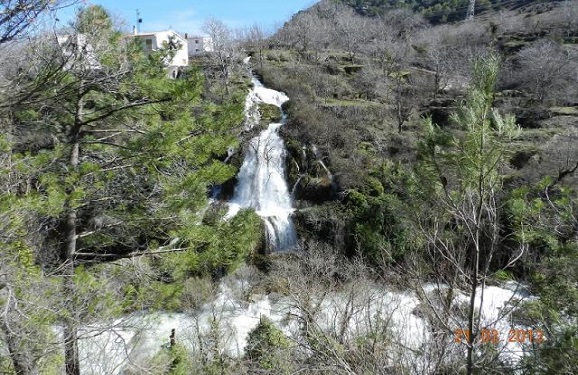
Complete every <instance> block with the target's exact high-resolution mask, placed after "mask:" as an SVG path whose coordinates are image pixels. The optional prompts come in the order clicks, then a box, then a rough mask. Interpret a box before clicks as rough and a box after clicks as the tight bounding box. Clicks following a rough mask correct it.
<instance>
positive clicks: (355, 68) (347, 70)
mask: <svg viewBox="0 0 578 375" xmlns="http://www.w3.org/2000/svg"><path fill="white" fill-rule="evenodd" d="M361 69H363V65H346V66H344V67H343V70H344V71H345V73H347V74H353V73H357V72H359V71H361Z"/></svg>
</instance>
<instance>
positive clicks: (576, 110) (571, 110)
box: [550, 107, 578, 116]
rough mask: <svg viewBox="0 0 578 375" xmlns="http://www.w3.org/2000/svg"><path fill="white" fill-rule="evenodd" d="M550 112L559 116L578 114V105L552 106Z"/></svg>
mask: <svg viewBox="0 0 578 375" xmlns="http://www.w3.org/2000/svg"><path fill="white" fill-rule="evenodd" d="M550 113H551V114H553V115H557V116H578V107H551V108H550Z"/></svg>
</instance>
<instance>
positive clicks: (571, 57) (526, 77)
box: [516, 40, 578, 103]
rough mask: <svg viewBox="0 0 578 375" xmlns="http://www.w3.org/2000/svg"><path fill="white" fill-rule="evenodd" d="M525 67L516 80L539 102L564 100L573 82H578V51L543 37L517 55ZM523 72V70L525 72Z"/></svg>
mask: <svg viewBox="0 0 578 375" xmlns="http://www.w3.org/2000/svg"><path fill="white" fill-rule="evenodd" d="M516 57H517V62H518V64H519V66H520V68H521V69H518V71H519V72H520V74H518V75H517V78H516V81H517V82H518V84H519V85H520V86H521V87H522V88H523V89H526V90H528V91H529V92H530V93H531V94H532V95H533V97H534V98H535V100H536V101H537V102H538V103H544V102H546V101H552V102H554V103H557V102H558V103H560V102H562V103H563V101H564V100H565V99H566V96H567V94H568V92H567V91H568V90H571V89H573V85H569V82H576V77H575V74H574V72H575V71H576V69H577V67H578V64H577V63H576V53H575V52H574V51H573V50H572V49H568V48H566V47H564V46H561V45H559V44H557V43H555V42H553V41H550V40H540V41H537V42H535V43H534V44H532V45H531V46H529V47H526V48H524V49H522V50H521V51H520V52H518V54H517V56H516ZM521 72H523V73H521Z"/></svg>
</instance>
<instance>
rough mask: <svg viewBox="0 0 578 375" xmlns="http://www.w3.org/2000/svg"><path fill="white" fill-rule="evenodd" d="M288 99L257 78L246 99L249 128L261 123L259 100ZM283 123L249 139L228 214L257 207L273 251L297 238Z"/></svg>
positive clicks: (279, 101) (280, 249) (292, 244)
mask: <svg viewBox="0 0 578 375" xmlns="http://www.w3.org/2000/svg"><path fill="white" fill-rule="evenodd" d="M287 100H289V98H288V97H287V96H286V95H285V94H283V93H281V92H279V91H275V90H271V89H268V88H266V87H264V86H263V85H262V84H261V82H259V81H258V80H257V79H255V78H253V89H252V90H251V91H250V92H249V94H248V95H247V99H246V101H245V118H246V122H245V129H246V130H250V129H251V128H253V127H254V126H255V125H256V124H257V123H258V122H259V120H260V114H259V110H258V104H259V103H266V104H273V105H276V106H277V107H279V108H281V105H282V104H283V103H284V102H286V101H287ZM282 125H283V121H282V122H281V123H272V124H269V126H268V127H267V129H265V130H263V131H262V132H261V133H260V134H259V135H258V136H257V137H255V138H253V139H251V140H250V141H249V144H248V147H247V151H246V153H245V159H244V161H243V165H242V166H241V169H240V170H239V174H238V176H237V181H238V182H237V185H236V186H235V194H234V196H233V199H232V200H231V202H229V212H228V214H227V217H232V216H234V215H235V214H236V213H237V212H238V211H239V210H240V209H242V208H253V209H255V211H256V212H257V214H258V215H259V216H260V217H261V218H262V219H263V221H264V223H265V227H266V229H267V243H268V247H269V249H270V250H271V251H283V250H288V249H290V248H291V247H292V246H294V245H295V243H296V241H297V235H296V232H295V227H294V225H293V222H292V221H291V217H290V215H291V213H292V212H293V211H294V209H293V207H292V201H291V196H290V194H289V189H288V187H287V182H286V181H285V154H286V149H285V144H284V143H283V140H282V139H281V137H280V136H279V134H278V129H279V127H280V126H282Z"/></svg>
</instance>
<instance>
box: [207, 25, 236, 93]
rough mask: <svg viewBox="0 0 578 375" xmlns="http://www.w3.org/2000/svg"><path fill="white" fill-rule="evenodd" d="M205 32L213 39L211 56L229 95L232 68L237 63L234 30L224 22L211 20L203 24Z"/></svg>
mask: <svg viewBox="0 0 578 375" xmlns="http://www.w3.org/2000/svg"><path fill="white" fill-rule="evenodd" d="M203 31H204V32H206V33H207V34H208V35H209V37H210V38H211V39H212V47H213V51H212V52H211V54H210V56H211V58H212V60H213V63H214V64H215V67H216V69H217V71H219V73H220V75H221V79H222V82H223V85H224V87H225V92H226V93H227V94H228V93H229V85H230V79H231V66H232V65H233V63H234V61H235V57H236V56H235V54H236V52H237V51H236V48H235V43H234V38H233V32H232V30H231V29H230V28H229V27H228V26H227V25H225V23H224V22H223V21H220V20H217V19H214V18H211V19H208V20H206V21H205V23H204V24H203Z"/></svg>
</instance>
